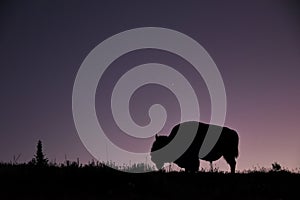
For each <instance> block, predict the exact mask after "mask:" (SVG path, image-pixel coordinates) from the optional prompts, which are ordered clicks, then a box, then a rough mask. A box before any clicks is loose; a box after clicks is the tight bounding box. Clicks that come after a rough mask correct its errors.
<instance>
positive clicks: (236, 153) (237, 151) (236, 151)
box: [233, 131, 239, 158]
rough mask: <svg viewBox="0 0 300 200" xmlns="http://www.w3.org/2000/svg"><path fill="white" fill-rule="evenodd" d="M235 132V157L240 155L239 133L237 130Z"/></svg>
mask: <svg viewBox="0 0 300 200" xmlns="http://www.w3.org/2000/svg"><path fill="white" fill-rule="evenodd" d="M234 132H235V134H234V135H235V137H234V140H233V143H234V144H233V148H234V149H233V155H234V157H235V158H237V157H238V156H239V136H238V134H237V132H236V131H234Z"/></svg>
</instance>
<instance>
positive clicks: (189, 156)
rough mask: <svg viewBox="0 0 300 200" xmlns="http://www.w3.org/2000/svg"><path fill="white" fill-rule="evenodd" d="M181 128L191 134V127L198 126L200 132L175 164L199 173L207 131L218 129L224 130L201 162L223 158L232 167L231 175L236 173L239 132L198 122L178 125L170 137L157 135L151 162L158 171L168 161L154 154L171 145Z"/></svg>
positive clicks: (152, 149)
mask: <svg viewBox="0 0 300 200" xmlns="http://www.w3.org/2000/svg"><path fill="white" fill-rule="evenodd" d="M179 126H180V128H181V130H183V131H182V133H184V134H189V133H188V130H191V129H190V127H196V126H198V131H197V134H196V136H195V138H194V140H193V142H192V144H191V145H190V146H189V147H188V149H187V150H186V151H185V152H184V153H183V154H182V155H181V156H180V157H179V158H178V159H177V160H175V161H174V163H176V164H177V165H178V166H179V167H181V168H185V170H186V171H189V172H196V171H198V169H199V165H200V161H199V156H198V154H199V151H200V148H201V145H202V143H203V140H204V138H205V136H206V134H207V130H208V128H209V127H210V126H211V127H212V128H214V127H216V128H217V129H218V128H222V132H221V135H220V137H219V139H218V141H217V143H216V144H215V146H214V147H213V149H212V150H211V151H210V152H209V153H208V154H207V155H206V156H205V157H204V158H201V160H205V161H209V162H212V161H216V160H218V159H220V158H221V157H222V156H223V158H224V159H225V160H226V162H227V163H228V164H229V166H230V170H231V173H234V172H235V166H236V158H237V157H238V143H239V137H238V134H237V132H236V131H235V130H232V129H229V128H227V127H219V126H216V125H209V124H205V123H201V122H196V121H189V122H183V123H181V124H178V125H176V126H175V127H174V128H173V129H172V131H171V133H170V135H169V136H157V135H156V137H155V141H154V143H153V145H152V148H151V160H152V161H153V162H154V163H155V165H156V167H157V168H158V169H160V168H161V167H162V166H163V164H164V163H166V162H168V159H166V158H164V159H162V158H161V157H160V156H159V155H157V154H154V153H153V152H154V151H156V150H159V149H161V148H163V147H164V146H166V145H167V144H169V142H170V141H171V140H172V139H173V138H174V137H175V136H176V134H177V132H178V129H179ZM185 130H186V131H185Z"/></svg>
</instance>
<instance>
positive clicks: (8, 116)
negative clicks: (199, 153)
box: [0, 1, 300, 170]
mask: <svg viewBox="0 0 300 200" xmlns="http://www.w3.org/2000/svg"><path fill="white" fill-rule="evenodd" d="M30 2H31V3H30ZM62 2H63V1H27V3H25V2H23V1H19V2H15V1H2V2H1V4H0V27H1V29H0V30H1V31H0V58H1V59H0V71H1V73H0V81H1V84H0V89H1V93H2V94H1V99H0V101H1V104H0V105H1V107H0V109H1V112H0V120H1V122H0V161H5V162H6V161H10V160H12V158H13V156H14V155H18V154H22V155H21V157H20V161H21V162H23V161H29V160H30V159H31V158H32V156H33V154H34V152H35V146H36V143H37V140H38V139H41V140H42V141H43V143H44V149H45V153H46V154H47V156H48V158H49V159H50V160H54V159H56V160H57V161H64V159H65V156H67V158H68V159H71V160H72V159H74V160H75V159H76V158H77V157H79V158H80V160H81V161H82V162H87V161H89V160H91V159H92V156H91V155H90V154H89V153H88V151H87V150H86V149H85V147H84V145H83V144H82V143H81V141H80V139H79V137H78V135H77V132H76V129H75V126H74V122H73V118H72V88H73V83H74V80H75V76H76V73H77V71H78V69H79V67H80V65H81V63H82V61H83V59H84V58H85V57H86V56H87V54H88V53H89V52H90V51H91V50H92V49H93V48H94V47H95V46H96V45H98V44H99V43H100V42H102V41H103V40H105V39H106V38H108V37H110V36H111V35H114V34H117V33H119V32H121V31H125V30H127V29H132V28H137V27H146V26H157V27H165V28H169V29H174V30H177V31H180V32H182V33H185V34H187V35H189V36H190V37H192V38H194V39H195V40H197V41H198V42H199V43H200V44H201V45H202V46H203V47H204V48H205V49H206V50H207V51H208V53H209V54H210V55H211V57H212V58H213V59H214V61H215V63H216V64H217V66H218V68H219V71H220V73H221V75H222V77H223V81H224V84H225V88H226V93H227V103H228V108H227V118H226V122H225V126H229V127H232V128H233V129H236V130H237V131H238V133H239V135H240V145H239V148H240V157H239V158H238V163H237V169H240V170H243V169H249V168H252V167H253V166H257V165H259V166H264V167H270V166H271V163H273V162H274V161H277V162H279V163H280V164H282V165H283V166H285V167H288V168H290V169H292V168H297V167H300V145H299V142H300V128H299V122H300V121H299V119H300V118H299V115H300V104H299V102H300V79H299V74H300V39H299V35H300V27H299V22H300V21H299V17H300V12H299V11H300V9H299V8H300V7H299V4H297V3H295V2H296V1H248V2H246V1H245V2H242V3H239V1H235V2H233V1H230V2H229V1H226V3H225V2H223V1H218V2H213V1H209V2H210V3H208V2H205V3H200V2H198V1H191V2H186V1H184V2H182V3H175V1H169V2H168V1H164V2H161V1H151V3H150V2H147V3H146V2H144V3H141V1H126V3H125V1H118V2H117V1H116V2H114V1H91V2H88V3H87V2H86V1H65V2H64V3H62ZM154 61H155V62H160V63H164V64H168V65H170V66H172V67H174V68H176V67H177V68H180V67H181V66H184V70H183V71H182V73H184V74H186V75H187V76H191V79H190V80H191V83H193V82H194V83H197V86H196V89H198V90H199V93H198V96H199V100H200V108H201V118H202V119H201V120H202V121H204V122H209V119H210V101H209V96H208V93H207V89H206V87H205V84H204V82H203V80H202V79H201V77H197V76H196V75H194V74H195V73H193V71H192V70H191V69H189V64H188V63H186V62H185V61H184V60H182V59H180V58H178V57H176V56H175V55H173V54H170V53H166V52H162V51H158V50H145V51H136V52H132V53H129V54H127V55H124V56H122V57H120V58H119V59H118V60H116V61H115V62H114V63H113V64H112V65H111V66H110V68H109V70H108V71H107V72H106V73H107V76H106V83H107V84H106V85H105V86H104V88H102V89H100V88H99V89H98V90H97V95H96V102H97V104H96V108H97V112H98V113H103V114H104V115H107V123H106V122H100V123H103V124H104V125H105V126H106V128H107V130H111V132H113V133H114V134H117V130H115V129H114V128H113V125H112V124H110V123H109V116H110V115H111V113H109V112H108V111H107V106H105V105H106V104H104V103H102V104H101V102H103V101H105V98H107V96H105V94H108V93H109V91H110V87H112V85H110V84H111V83H112V82H113V81H114V80H115V79H116V78H117V77H118V76H120V75H121V72H122V70H123V71H124V70H126V69H127V68H128V69H129V68H130V67H132V66H135V65H137V64H143V63H147V62H154ZM185 69H186V70H185ZM199 80H200V82H199ZM99 87H101V86H99ZM145 91H147V92H145ZM153 94H163V95H153ZM149 97H151V98H149ZM160 97H161V98H160ZM132 101H133V104H134V105H135V106H136V105H137V107H136V108H133V107H131V110H132V113H133V114H132V115H133V118H134V119H135V120H136V122H137V123H140V124H145V123H147V118H146V114H147V110H148V107H149V105H151V104H152V103H154V102H157V103H161V104H163V105H165V106H166V109H167V111H168V112H169V113H170V115H169V117H170V118H168V119H167V120H168V121H167V125H166V127H165V128H164V129H163V131H162V134H168V131H169V129H170V128H171V126H172V125H173V124H175V123H177V122H178V119H179V117H178V114H179V113H178V103H177V102H176V100H175V98H174V96H172V94H171V93H169V92H168V91H166V89H164V88H162V87H158V86H153V85H152V86H148V88H147V86H145V87H144V88H141V89H139V91H137V92H136V93H135V94H134V97H133V98H132ZM113 137H114V136H113ZM114 138H115V141H114V142H116V143H118V144H119V145H121V146H123V147H128V148H129V149H130V148H131V147H132V145H131V144H132V143H134V144H136V146H135V147H136V149H135V150H136V151H140V150H145V149H148V148H149V145H150V144H151V142H152V138H150V139H148V140H147V141H144V142H142V143H139V142H138V141H135V140H132V141H127V139H128V138H127V139H124V138H123V137H122V136H120V137H114ZM224 163H225V162H224V161H223V160H222V161H220V162H218V163H217V164H218V165H219V166H220V168H221V169H223V167H225V168H224V169H227V168H228V167H227V166H226V165H225V164H224Z"/></svg>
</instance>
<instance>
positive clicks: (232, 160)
mask: <svg viewBox="0 0 300 200" xmlns="http://www.w3.org/2000/svg"><path fill="white" fill-rule="evenodd" d="M224 159H225V160H226V162H227V163H228V164H229V166H230V171H231V173H233V174H234V173H235V165H236V161H235V158H234V157H232V156H230V157H229V156H224Z"/></svg>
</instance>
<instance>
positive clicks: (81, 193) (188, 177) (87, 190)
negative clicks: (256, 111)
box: [0, 164, 300, 200]
mask: <svg viewBox="0 0 300 200" xmlns="http://www.w3.org/2000/svg"><path fill="white" fill-rule="evenodd" d="M0 180H1V189H0V191H1V196H0V199H3V200H5V199H51V200H53V199H73V200H74V199H75V200H76V199H249V200H250V199H251V200H253V199H264V200H268V199H294V196H298V194H299V192H298V185H297V183H298V182H299V180H300V174H299V173H291V172H287V171H278V172H275V171H270V172H249V173H237V174H229V173H220V172H219V173H209V172H199V173H196V174H193V173H185V172H169V173H165V172H150V173H143V174H132V173H124V172H119V171H115V170H112V169H110V168H107V167H104V166H84V167H78V166H68V167H57V166H52V167H51V166H50V167H37V166H32V165H25V164H24V165H22V164H20V165H8V164H1V165H0Z"/></svg>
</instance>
